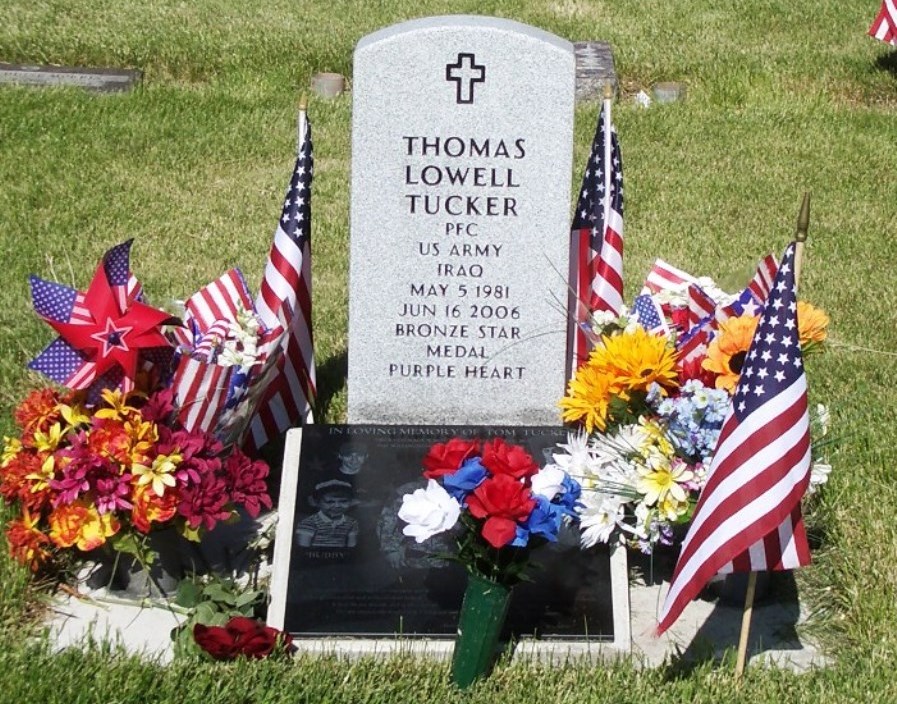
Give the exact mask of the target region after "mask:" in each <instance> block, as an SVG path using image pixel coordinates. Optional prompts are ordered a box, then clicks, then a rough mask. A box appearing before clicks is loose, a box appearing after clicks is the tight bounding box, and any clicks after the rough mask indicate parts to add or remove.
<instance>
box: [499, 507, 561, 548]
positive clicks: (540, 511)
mask: <svg viewBox="0 0 897 704" xmlns="http://www.w3.org/2000/svg"><path fill="white" fill-rule="evenodd" d="M533 498H534V499H535V500H536V507H535V508H534V509H533V510H532V513H530V515H529V518H527V519H526V521H524V522H523V523H522V524H518V525H517V535H516V536H515V537H514V540H512V541H511V545H513V546H515V547H518V548H522V547H526V545H527V543H529V538H530V535H541V536H542V537H543V538H545V539H546V540H548V541H550V542H552V543H554V542H557V539H558V531H560V529H561V517H562V516H563V515H564V509H563V507H561V506H560V505H558V504H553V503H551V502H550V501H549V500H548V499H546V498H545V497H544V496H538V495H536V496H533Z"/></svg>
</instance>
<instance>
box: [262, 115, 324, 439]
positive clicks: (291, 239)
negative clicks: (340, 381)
mask: <svg viewBox="0 0 897 704" xmlns="http://www.w3.org/2000/svg"><path fill="white" fill-rule="evenodd" d="M313 172H314V157H313V155H312V142H311V127H310V125H309V123H308V118H307V117H306V115H305V109H304V107H303V108H301V109H300V111H299V154H298V157H297V159H296V168H295V169H294V171H293V176H292V178H291V179H290V185H289V188H288V189H287V194H286V198H285V199H284V202H283V210H282V212H281V217H280V220H279V222H278V223H277V229H276V231H275V232H274V243H273V245H272V246H271V252H270V253H269V255H268V261H267V264H266V266H265V275H264V278H263V280H262V286H261V289H260V291H259V295H258V297H257V298H256V301H255V307H256V312H257V313H258V316H259V318H260V319H261V321H262V323H263V324H264V325H265V326H266V327H267V328H269V329H272V330H273V329H276V328H277V327H281V328H283V329H284V330H285V331H286V334H285V335H284V336H283V342H282V343H281V344H282V348H281V350H280V355H279V359H278V360H277V368H276V370H275V371H273V374H272V377H271V381H270V382H269V383H268V384H267V387H266V388H265V391H264V393H263V395H262V397H261V400H260V402H259V405H258V407H257V410H256V413H255V416H254V417H253V419H252V421H251V423H250V425H249V433H248V436H247V438H246V440H245V444H246V446H247V448H248V449H258V448H260V447H262V446H263V445H265V444H266V443H267V442H268V441H270V440H272V439H273V438H274V437H276V436H277V435H279V434H280V433H282V432H284V431H285V430H287V429H288V428H290V427H293V426H295V425H297V424H299V423H310V422H312V421H313V416H312V407H313V405H314V402H315V398H316V395H317V390H316V386H315V354H314V341H313V339H312V321H311V182H312V175H313ZM275 354H276V353H275Z"/></svg>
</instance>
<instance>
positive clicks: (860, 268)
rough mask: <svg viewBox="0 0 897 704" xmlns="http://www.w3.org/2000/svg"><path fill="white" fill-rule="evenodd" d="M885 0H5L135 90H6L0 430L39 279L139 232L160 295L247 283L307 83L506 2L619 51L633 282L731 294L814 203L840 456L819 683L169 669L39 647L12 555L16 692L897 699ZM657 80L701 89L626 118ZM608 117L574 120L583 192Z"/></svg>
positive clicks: (330, 234) (815, 603)
mask: <svg viewBox="0 0 897 704" xmlns="http://www.w3.org/2000/svg"><path fill="white" fill-rule="evenodd" d="M877 9H878V1H877V0H865V1H864V2H853V3H846V2H843V1H837V0H818V1H815V2H810V3H794V2H786V1H785V0H753V1H749V0H746V1H743V2H730V3H723V2H716V1H713V0H671V1H670V2H667V3H644V2H637V1H636V0H614V1H613V2H611V1H610V0H603V1H602V0H592V1H588V0H548V1H534V0H529V1H527V0H485V1H483V0H477V1H476V2H475V1H474V0H465V1H464V2H453V3H449V2H437V1H436V0H419V1H418V2H415V3H411V2H408V1H407V0H384V1H382V2H376V3H362V2H350V1H349V0H336V1H333V2H324V1H323V0H303V1H302V2H286V1H285V0H256V1H255V2H251V3H247V2H238V1H237V0H194V1H193V2H190V3H187V2H173V1H162V0H150V1H149V2H134V1H133V0H132V1H131V2H120V3H100V2H90V1H89V0H66V1H65V2H61V1H58V0H54V1H42V0H30V1H29V2H25V1H24V0H6V1H5V2H4V3H3V4H2V6H0V62H13V63H44V62H46V63H58V64H79V65H94V66H123V67H132V68H138V69H140V70H142V71H143V72H144V82H143V84H142V86H141V87H139V88H138V89H136V90H134V91H132V92H129V93H126V94H121V95H105V96H98V95H91V94H88V93H85V92H82V91H80V90H78V89H44V90H36V89H30V88H15V87H6V86H3V87H0V243H2V250H0V251H2V254H3V258H4V261H3V263H2V265H3V272H2V279H0V281H2V286H0V433H6V434H9V433H11V432H12V419H11V410H12V408H13V406H14V405H15V403H16V402H17V400H18V399H20V398H21V396H22V395H23V393H24V392H25V391H26V390H27V389H29V388H30V387H32V386H33V385H35V384H37V383H40V379H39V378H38V377H36V376H32V375H29V374H28V373H27V372H26V371H25V363H26V362H27V361H28V360H29V359H31V357H33V356H34V355H35V354H36V353H37V352H38V351H39V350H40V349H42V347H43V346H44V345H45V344H46V343H47V342H48V341H49V339H50V331H49V329H48V328H47V327H46V326H45V325H44V324H43V323H42V322H40V321H39V320H38V319H37V317H36V316H35V315H34V314H33V313H32V312H31V309H30V302H29V295H28V287H27V276H28V274H29V273H32V272H34V273H38V274H41V275H43V276H46V277H47V278H56V279H58V280H60V281H64V282H68V283H74V284H78V285H81V286H83V285H84V284H85V283H86V282H87V281H88V280H89V278H90V276H91V273H92V271H93V268H94V266H95V265H96V262H97V260H98V258H99V257H100V256H101V255H102V253H103V252H104V251H105V250H106V249H108V248H109V247H110V246H112V245H113V244H116V243H118V242H120V241H122V240H124V239H127V238H129V237H134V238H135V245H134V248H133V253H132V262H133V266H134V268H135V270H136V273H137V275H138V276H139V277H140V278H141V280H142V281H143V283H144V286H145V288H146V290H147V291H148V292H149V294H150V296H151V298H152V300H153V302H156V303H160V304H164V303H165V302H166V301H168V300H170V299H173V298H182V297H184V296H185V295H189V294H190V293H192V292H193V291H194V290H196V289H197V288H198V287H199V286H201V285H203V284H204V283H206V282H208V281H210V280H211V279H213V278H215V277H216V276H218V275H219V274H220V273H221V272H222V271H223V270H224V269H225V268H227V267H230V266H233V265H239V266H241V267H242V268H243V270H244V272H245V273H246V275H247V278H248V280H249V282H250V285H251V286H253V287H255V286H256V285H257V282H258V280H259V278H260V276H261V270H262V266H263V263H264V260H265V256H266V253H267V250H268V247H269V244H270V238H271V234H272V232H273V228H274V225H275V219H276V218H277V217H278V215H279V212H280V205H281V200H282V198H283V191H284V188H285V186H286V183H287V179H288V177H289V174H290V169H291V167H292V162H293V159H294V147H295V117H296V104H297V100H298V97H299V94H300V93H301V92H303V91H305V90H307V86H308V85H309V80H310V78H311V76H312V74H314V73H316V72H318V71H337V72H341V73H344V74H346V75H348V76H351V62H352V51H353V48H354V45H355V43H356V42H357V41H358V39H359V38H360V37H362V36H364V35H365V34H367V33H369V32H371V31H373V30H375V29H378V28H380V27H383V26H386V25H389V24H392V23H394V22H398V21H401V20H404V19H409V18H412V17H418V16H424V15H429V14H446V13H476V14H491V15H497V16H501V17H508V18H513V19H516V20H520V21H523V22H527V23H530V24H533V25H536V26H539V27H542V28H544V29H547V30H549V31H552V32H555V33H556V34H558V35H560V36H562V37H565V38H567V39H570V40H580V39H603V40H608V41H610V42H611V43H612V45H613V47H614V55H615V60H616V67H617V71H618V74H619V76H620V79H621V84H622V87H623V89H624V90H623V96H622V99H621V100H620V101H619V102H618V104H617V106H616V109H615V122H616V125H617V129H618V132H619V135H620V141H621V144H622V150H623V160H624V166H625V175H626V196H627V200H626V214H625V219H626V264H625V266H626V272H627V294H632V293H634V292H635V291H636V290H637V289H638V288H639V286H640V284H641V280H642V278H643V276H644V274H645V273H646V271H647V269H648V267H649V265H650V262H651V261H652V260H653V259H654V257H656V256H660V257H663V258H664V259H666V260H668V261H670V262H671V263H673V264H675V265H677V266H679V267H681V268H684V269H686V270H689V271H692V272H694V273H700V274H708V275H713V276H715V277H716V278H717V280H718V281H720V282H721V283H722V284H723V285H725V286H727V287H729V288H735V287H736V286H738V285H741V284H743V282H744V280H745V279H746V278H747V277H748V276H749V275H750V271H751V269H752V267H753V265H754V264H755V262H756V260H757V259H758V258H759V256H760V255H761V254H763V253H765V252H766V251H769V250H774V251H775V252H777V253H781V251H782V249H783V248H784V246H785V244H786V243H787V242H788V241H789V239H790V238H791V237H792V235H793V232H794V224H795V220H796V216H797V211H798V207H799V204H800V200H801V197H802V194H803V192H804V191H805V190H808V191H810V192H811V194H812V206H811V223H810V241H809V244H808V248H807V259H806V262H805V268H804V276H803V280H802V282H801V293H802V296H803V297H805V298H807V299H808V300H811V301H812V302H814V303H815V304H816V305H819V306H821V307H823V308H825V309H826V310H827V311H828V312H829V314H830V315H831V317H832V321H833V324H832V332H831V337H832V340H833V345H832V348H831V349H830V351H829V352H828V354H827V355H825V356H821V357H815V358H813V359H812V360H811V362H810V363H809V364H808V368H809V374H810V379H809V381H810V386H811V395H812V398H811V401H813V402H815V401H826V402H829V403H830V404H831V406H832V414H833V419H834V430H835V432H836V433H837V434H838V435H839V436H840V438H841V444H840V446H839V448H838V450H837V452H836V453H835V456H834V458H833V459H834V465H835V469H834V472H833V474H832V477H831V480H830V483H829V485H828V486H827V487H826V489H825V491H824V493H823V496H822V498H821V501H820V502H819V503H818V505H817V507H816V509H815V513H814V515H813V521H814V524H815V525H816V530H817V532H818V533H819V534H820V537H821V546H820V548H819V549H818V550H817V551H816V553H815V562H814V564H813V565H812V566H811V567H809V568H808V569H805V570H803V571H802V572H801V574H800V575H799V577H798V582H799V585H800V588H801V590H802V592H801V593H802V596H803V597H804V598H805V599H806V600H807V601H808V602H809V603H810V605H811V606H812V607H813V608H814V609H815V610H816V611H817V616H816V618H815V621H814V622H815V625H816V626H817V630H818V631H819V632H820V634H821V637H822V638H823V640H824V642H825V643H826V644H827V645H828V646H829V649H830V653H831V655H832V657H833V659H834V664H833V665H832V667H831V668H828V669H826V670H822V671H818V672H814V673H811V674H806V675H801V676H797V675H793V674H790V673H784V672H779V671H767V670H761V669H754V670H750V671H749V674H748V676H747V678H746V680H745V682H744V683H743V685H742V686H741V687H740V688H739V687H736V686H735V685H734V684H733V683H732V678H731V669H730V668H728V667H723V668H719V669H714V668H713V667H710V666H709V665H701V666H699V667H697V668H695V669H691V670H679V669H677V668H674V667H670V668H665V669H661V670H657V671H646V672H642V671H639V670H638V669H635V668H633V667H630V666H628V665H625V664H622V665H617V666H613V667H608V668H589V667H584V666H571V667H568V668H561V669H554V670H551V669H548V670H546V669H542V668H538V667H525V666H520V665H514V666H507V667H501V668H499V671H498V672H497V673H496V675H495V676H494V677H493V678H492V679H491V680H489V681H488V682H486V683H484V684H482V685H480V686H479V687H477V688H476V689H475V690H474V691H473V692H472V693H471V694H470V695H469V696H468V695H463V696H462V695H460V694H458V693H456V692H453V691H452V690H451V689H450V687H449V686H448V685H447V684H446V674H447V670H446V668H445V667H444V666H443V665H434V664H431V663H426V662H411V661H405V660H398V661H394V662H390V663H374V662H370V661H363V662H361V663H356V664H349V663H341V662H337V661H331V660H313V659H302V660H300V661H299V662H298V663H295V664H293V663H283V662H270V663H263V664H245V663H244V664H236V665H232V666H222V667H213V666H208V665H195V664H192V663H190V664H176V665H174V666H172V667H168V668H164V669H163V668H161V667H159V666H157V665H154V664H147V663H143V664H141V663H138V662H136V661H134V660H129V659H126V658H124V657H123V656H120V655H116V654H114V653H111V652H109V651H108V650H104V649H102V648H100V649H97V650H96V651H93V652H90V653H88V654H76V653H67V654H64V655H57V656H54V655H51V654H50V651H49V648H48V646H47V645H46V643H44V642H42V641H41V640H40V639H39V638H37V639H29V638H28V636H29V635H30V634H34V630H33V628H32V624H33V619H32V618H31V614H32V613H33V612H34V609H35V607H36V606H37V605H38V604H39V594H38V593H37V592H35V590H34V589H32V588H30V587H29V580H28V577H27V575H25V574H24V573H23V572H22V571H21V570H20V569H19V568H18V567H17V566H15V565H12V564H11V563H10V562H9V561H8V560H7V559H6V557H5V548H4V549H2V550H0V552H3V553H4V554H3V556H2V557H0V681H2V685H3V686H2V687H0V701H10V702H12V701H22V700H23V699H26V698H27V699H28V700H29V701H46V702H52V701H60V702H63V701H64V702H67V703H68V702H76V701H108V702H112V701H116V702H125V701H135V702H142V701H150V700H152V701H172V702H192V701H204V702H208V701H272V702H274V701H330V702H343V701H345V702H354V701H368V702H397V701H427V700H430V701H456V700H462V699H463V700H465V701H466V700H471V701H489V702H503V701H508V702H510V701H519V700H523V699H526V700H529V699H531V698H532V697H533V696H534V695H535V696H536V697H538V698H539V699H546V700H550V701H559V702H566V701H596V702H598V701H608V702H610V701H612V702H616V703H622V702H630V701H631V702H643V701H646V700H649V701H653V702H658V703H660V702H685V701H700V702H720V701H814V702H816V701H845V702H846V701H857V700H864V701H867V702H893V701H897V682H895V678H894V677H893V672H894V670H895V669H897V587H895V585H897V528H895V524H897V521H895V513H897V512H895V507H897V469H895V467H897V446H895V444H894V443H893V442H892V440H891V433H892V432H893V431H892V428H893V427H894V424H895V420H897V410H895V409H897V404H895V403H894V398H895V393H894V388H895V387H894V386H892V384H895V382H897V372H895V366H894V361H895V356H897V312H895V310H897V309H895V306H894V305H893V301H892V300H891V299H892V298H893V297H894V296H895V295H897V281H895V275H894V273H893V266H894V264H895V262H897V257H895V254H897V244H895V238H897V207H895V206H897V178H895V173H897V149H895V144H897V52H895V51H894V50H893V49H890V48H888V47H886V46H885V45H884V44H881V43H879V42H876V41H875V40H873V39H871V38H869V37H867V36H866V35H865V32H866V30H867V28H868V26H869V24H870V23H871V21H872V18H873V17H874V15H875V13H876V11H877ZM660 80H680V81H684V82H686V83H687V85H688V99H687V100H686V101H685V102H682V103H677V104H673V105H667V106H654V107H652V108H651V109H649V110H641V109H638V108H636V107H635V106H634V105H633V103H632V99H631V97H632V95H633V94H634V93H635V92H637V91H638V90H639V89H642V88H644V89H649V88H650V85H651V84H652V83H654V82H656V81H660ZM596 112H597V105H594V104H592V105H583V106H581V107H580V108H578V112H577V131H576V160H575V164H576V166H575V174H574V176H573V180H574V184H575V186H574V187H576V186H578V182H579V179H580V174H581V169H582V165H583V163H584V161H585V155H586V151H587V150H588V148H589V143H590V140H591V136H592V133H593V131H594V123H595V118H596ZM350 116H351V94H347V95H344V96H343V97H340V98H338V99H336V100H333V101H324V100H321V99H318V98H316V97H315V96H311V97H310V104H309V117H310V119H311V121H312V123H313V126H314V130H315V157H316V171H317V175H316V179H315V184H314V193H313V197H314V221H313V241H314V294H315V299H314V320H315V336H316V342H317V360H318V365H319V367H321V366H323V365H327V363H328V361H330V364H329V365H328V366H329V367H331V368H334V369H336V370H337V371H336V372H335V373H332V374H330V375H327V376H326V377H325V378H323V379H322V380H321V383H322V385H323V386H324V387H325V388H324V389H323V392H324V393H325V395H327V396H331V397H332V401H331V403H330V405H329V407H328V410H327V418H326V419H327V420H330V421H337V420H340V419H342V418H343V416H344V413H345V405H346V401H345V398H346V395H345V388H344V384H345V381H344V378H343V375H342V374H341V373H340V371H339V370H340V368H341V365H340V362H339V360H340V359H341V358H342V356H343V355H344V354H345V350H346V334H347V316H346V298H347V268H348V267H347V264H348V262H347V251H348V190H349V189H348V177H349V159H350V154H349V140H350Z"/></svg>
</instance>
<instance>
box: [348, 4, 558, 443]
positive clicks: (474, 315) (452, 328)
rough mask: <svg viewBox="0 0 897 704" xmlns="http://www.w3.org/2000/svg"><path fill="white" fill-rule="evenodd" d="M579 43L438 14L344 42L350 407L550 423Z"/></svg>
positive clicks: (361, 411) (444, 418) (424, 419)
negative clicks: (349, 80)
mask: <svg viewBox="0 0 897 704" xmlns="http://www.w3.org/2000/svg"><path fill="white" fill-rule="evenodd" d="M574 87H575V58H574V52H573V45H572V44H571V43H570V42H568V41H566V40H563V39H560V38H558V37H556V36H554V35H552V34H548V33H547V32H544V31H542V30H539V29H536V28H534V27H529V26H527V25H523V24H520V23H517V22H511V21H508V20H500V19H495V18H489V17H467V16H455V17H438V18H425V19H420V20H413V21H410V22H405V23H403V24H399V25H396V26H393V27H388V28H386V29H384V30H381V31H379V32H375V33H374V34H371V35H369V36H367V37H364V38H363V39H362V40H361V41H360V42H359V44H358V47H357V49H356V51H355V59H354V78H353V107H352V110H353V115H352V187H351V250H350V290H349V374H348V392H349V399H348V401H349V408H348V416H349V422H350V423H415V424H418V423H423V424H427V423H434V424H435V423H466V424H477V423H482V424H505V425H552V424H558V422H559V417H558V412H557V409H556V403H557V399H559V398H560V397H561V396H562V395H563V391H564V383H565V371H564V366H565V358H566V339H565V333H564V330H565V325H566V314H565V312H564V309H565V307H566V302H567V276H568V251H569V228H570V178H571V169H572V153H573V107H574Z"/></svg>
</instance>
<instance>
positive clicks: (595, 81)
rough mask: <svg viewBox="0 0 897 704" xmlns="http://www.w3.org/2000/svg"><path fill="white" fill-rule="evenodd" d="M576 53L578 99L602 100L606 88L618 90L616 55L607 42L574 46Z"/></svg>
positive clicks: (588, 42)
mask: <svg viewBox="0 0 897 704" xmlns="http://www.w3.org/2000/svg"><path fill="white" fill-rule="evenodd" d="M573 47H574V51H575V52H576V99H577V100H600V99H601V98H602V96H603V94H604V86H605V85H607V84H610V85H611V87H613V89H614V91H616V90H617V87H618V86H617V71H616V68H615V67H614V54H613V51H612V50H611V46H610V44H608V43H607V42H597V41H587V42H576V43H574V44H573Z"/></svg>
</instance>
